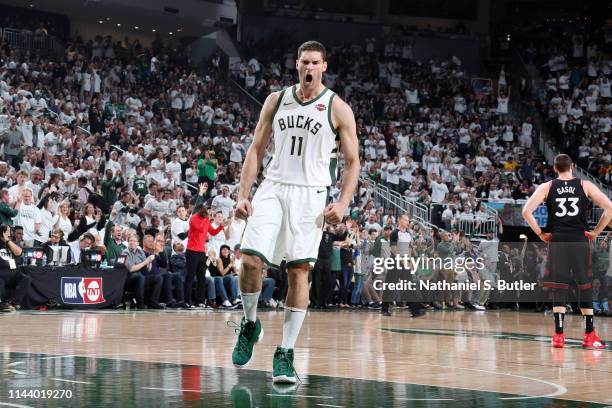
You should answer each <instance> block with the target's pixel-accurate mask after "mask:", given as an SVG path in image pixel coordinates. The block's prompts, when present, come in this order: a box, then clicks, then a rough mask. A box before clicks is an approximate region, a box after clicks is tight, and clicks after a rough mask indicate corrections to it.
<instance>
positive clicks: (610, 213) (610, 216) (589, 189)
mask: <svg viewBox="0 0 612 408" xmlns="http://www.w3.org/2000/svg"><path fill="white" fill-rule="evenodd" d="M582 188H583V189H584V191H585V193H586V195H587V197H589V198H590V199H591V201H593V203H595V204H596V205H597V206H599V207H600V208H601V209H603V210H604V212H603V214H602V215H601V218H600V219H599V222H598V223H597V226H596V227H595V229H594V230H593V231H589V232H587V233H586V235H587V236H588V238H589V239H595V238H597V236H598V235H599V234H601V232H602V231H603V230H604V228H606V226H607V225H608V224H610V223H611V222H612V201H610V199H609V198H608V197H607V196H606V195H605V194H604V193H603V192H602V191H601V190H600V189H599V188H597V187H596V186H595V185H594V184H593V183H591V182H590V181H587V180H584V181H583V184H582Z"/></svg>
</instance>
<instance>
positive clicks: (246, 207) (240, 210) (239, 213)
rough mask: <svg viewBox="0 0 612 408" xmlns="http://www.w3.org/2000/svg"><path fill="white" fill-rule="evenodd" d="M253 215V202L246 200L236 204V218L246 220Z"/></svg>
mask: <svg viewBox="0 0 612 408" xmlns="http://www.w3.org/2000/svg"><path fill="white" fill-rule="evenodd" d="M252 214H253V207H252V206H251V202H250V201H249V200H246V199H244V198H241V199H240V200H238V203H236V217H237V218H241V219H243V220H246V219H247V218H248V217H250V216H251V215H252Z"/></svg>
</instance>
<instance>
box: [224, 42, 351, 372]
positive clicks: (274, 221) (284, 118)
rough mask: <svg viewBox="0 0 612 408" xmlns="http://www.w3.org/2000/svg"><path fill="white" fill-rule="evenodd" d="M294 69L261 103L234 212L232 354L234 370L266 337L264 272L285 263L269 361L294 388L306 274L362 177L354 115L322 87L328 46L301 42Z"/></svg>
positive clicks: (336, 97) (302, 318)
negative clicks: (340, 168)
mask: <svg viewBox="0 0 612 408" xmlns="http://www.w3.org/2000/svg"><path fill="white" fill-rule="evenodd" d="M296 68H297V71H298V76H299V81H300V82H299V84H296V85H294V86H292V87H289V88H286V89H284V90H282V91H280V92H275V93H272V94H270V95H269V96H268V98H267V99H266V101H265V103H264V105H263V108H262V110H261V114H260V117H259V122H258V123H257V127H256V129H255V136H254V139H253V144H252V145H251V147H250V148H249V151H248V152H247V155H246V158H245V161H244V164H243V167H242V174H241V176H240V189H239V193H238V202H237V204H236V215H237V216H241V217H246V218H247V225H246V229H245V232H244V236H243V238H242V242H241V252H242V254H243V256H242V270H241V272H240V291H241V293H242V302H243V308H244V318H243V319H242V322H241V324H240V332H239V334H238V340H237V342H236V345H235V347H234V350H233V353H232V362H233V363H234V365H235V366H236V367H245V366H246V365H247V364H248V363H249V361H250V359H251V356H252V352H253V346H254V345H255V343H257V341H258V340H260V339H261V338H262V336H263V330H262V328H261V323H260V322H259V319H257V314H256V313H257V302H258V300H259V295H260V292H261V282H262V268H263V266H264V264H268V265H279V264H280V263H281V261H282V260H283V259H286V261H287V270H288V275H289V290H288V292H287V298H286V301H285V317H284V323H283V339H282V343H281V345H280V346H279V347H277V349H276V351H275V353H274V359H273V381H274V382H275V383H295V378H296V377H295V370H294V369H293V348H294V345H295V342H296V340H297V337H298V334H299V332H300V328H301V326H302V322H303V321H304V317H305V316H306V309H307V307H308V271H309V270H310V269H311V267H312V265H313V264H314V262H315V261H316V258H317V254H318V249H319V243H320V240H321V235H322V231H323V226H324V222H325V221H326V222H328V223H331V224H336V223H338V222H340V221H341V220H342V217H343V215H344V214H345V212H346V210H347V208H348V206H349V204H350V202H351V199H352V197H353V194H354V192H355V190H356V187H357V180H358V177H359V142H358V139H357V132H356V125H355V117H354V115H353V112H352V110H351V108H350V107H349V106H348V105H347V104H346V103H345V102H344V101H342V100H341V99H340V98H339V97H338V96H336V94H335V93H334V92H333V91H331V90H330V89H327V88H326V87H325V86H324V85H323V82H322V78H323V72H325V70H326V69H327V61H326V51H325V47H324V46H323V45H322V44H320V43H318V42H316V41H308V42H306V43H304V44H302V45H301V46H300V48H299V49H298V59H297V61H296ZM272 136H274V157H273V158H272V161H271V162H270V164H269V165H268V167H267V168H266V170H265V173H264V176H265V180H264V181H263V182H262V184H261V185H260V186H259V188H258V189H257V192H256V194H255V196H254V197H253V202H252V203H251V202H249V193H250V191H251V187H252V185H253V182H254V181H255V178H256V176H257V172H258V169H259V168H260V167H261V165H262V160H263V157H264V153H265V149H266V146H267V144H268V141H269V140H270V137H272ZM338 143H339V144H340V146H341V147H342V152H343V154H344V161H345V165H344V172H343V177H342V190H341V194H340V199H339V201H338V202H336V203H333V204H329V205H327V196H328V187H329V186H330V185H332V183H335V182H336V163H337V157H338ZM326 205H327V206H326Z"/></svg>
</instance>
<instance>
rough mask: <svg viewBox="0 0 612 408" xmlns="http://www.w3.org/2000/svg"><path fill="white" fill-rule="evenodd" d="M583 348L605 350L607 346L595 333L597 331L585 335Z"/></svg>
mask: <svg viewBox="0 0 612 408" xmlns="http://www.w3.org/2000/svg"><path fill="white" fill-rule="evenodd" d="M582 347H586V348H593V349H605V348H606V345H605V343H604V342H603V341H601V339H600V338H599V336H597V333H595V330H593V331H592V332H590V333H588V334H587V333H585V334H584V337H583V338H582Z"/></svg>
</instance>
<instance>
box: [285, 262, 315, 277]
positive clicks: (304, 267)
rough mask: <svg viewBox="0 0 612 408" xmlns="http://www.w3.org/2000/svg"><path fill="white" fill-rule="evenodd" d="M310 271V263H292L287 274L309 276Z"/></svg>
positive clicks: (290, 275)
mask: <svg viewBox="0 0 612 408" xmlns="http://www.w3.org/2000/svg"><path fill="white" fill-rule="evenodd" d="M309 271H310V264H308V263H301V264H297V265H292V266H291V267H290V268H288V269H287V274H288V275H289V277H290V278H294V279H299V278H301V277H304V276H306V277H308V272H309Z"/></svg>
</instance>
